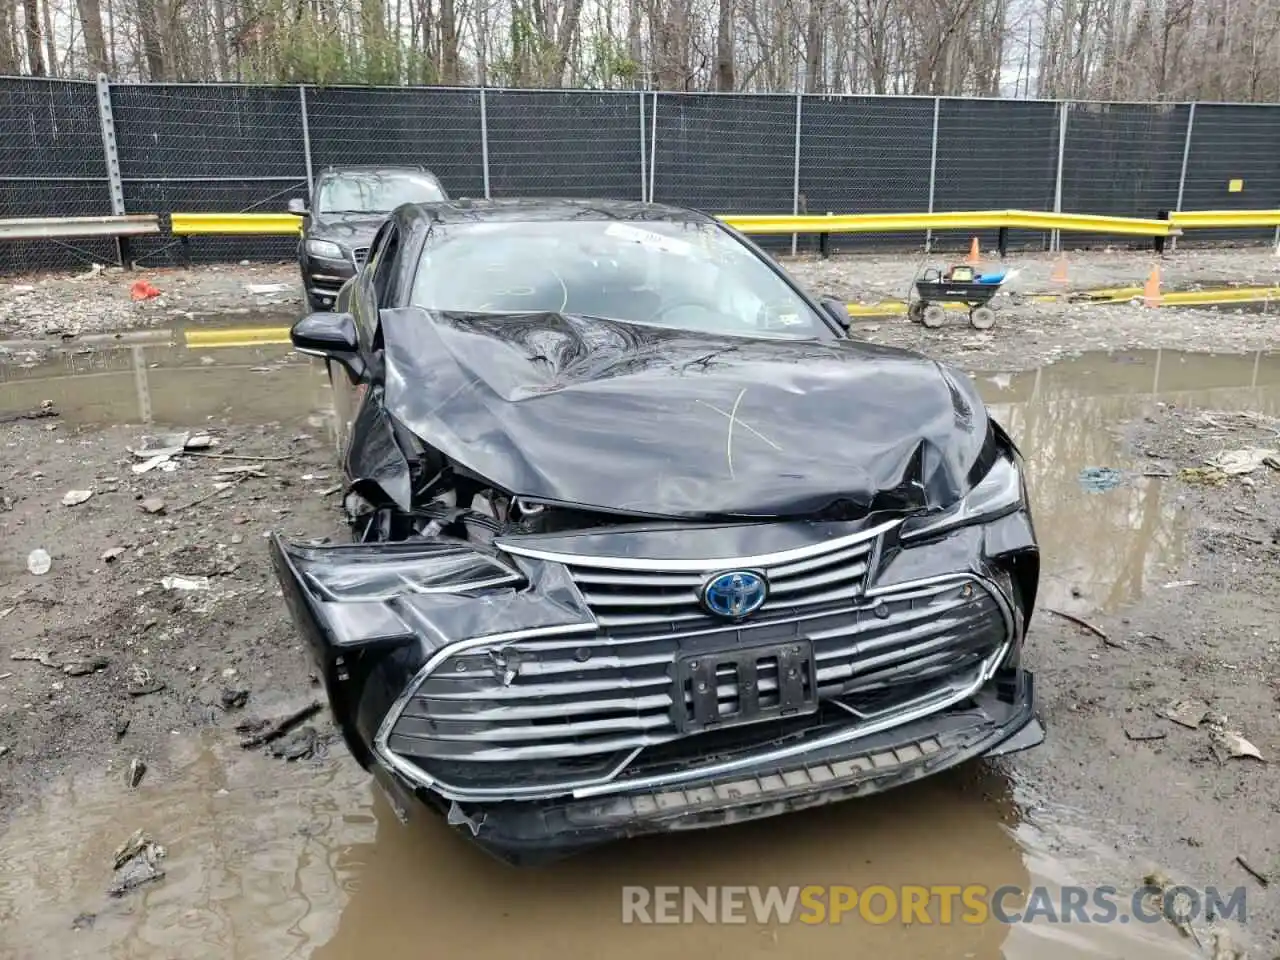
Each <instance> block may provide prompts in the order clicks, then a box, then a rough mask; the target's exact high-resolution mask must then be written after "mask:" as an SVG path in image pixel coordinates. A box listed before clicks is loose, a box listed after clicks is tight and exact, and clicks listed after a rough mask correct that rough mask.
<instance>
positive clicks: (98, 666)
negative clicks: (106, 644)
mask: <svg viewBox="0 0 1280 960" xmlns="http://www.w3.org/2000/svg"><path fill="white" fill-rule="evenodd" d="M107 663H108V661H107V658H106V657H102V656H93V657H87V658H85V659H84V660H73V661H72V662H70V663H66V664H63V666H62V672H63V673H65V674H66V675H67V676H68V677H83V676H85V675H86V674H89V673H97V672H98V671H99V670H105V669H107Z"/></svg>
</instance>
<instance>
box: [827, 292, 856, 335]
mask: <svg viewBox="0 0 1280 960" xmlns="http://www.w3.org/2000/svg"><path fill="white" fill-rule="evenodd" d="M819 302H820V303H821V304H822V309H824V310H826V311H827V315H828V316H829V317H831V319H832V320H834V321H835V322H836V323H838V324H840V329H841V330H846V331H847V330H848V329H849V327H850V326H851V325H852V324H853V317H851V316H849V305H848V304H847V303H845V302H844V300H842V299H841V298H839V297H823V298H822V299H821V300H820V301H819Z"/></svg>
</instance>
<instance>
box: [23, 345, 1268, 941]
mask: <svg viewBox="0 0 1280 960" xmlns="http://www.w3.org/2000/svg"><path fill="white" fill-rule="evenodd" d="M202 358H209V359H208V360H204V359H202ZM978 384H979V387H980V388H981V390H982V392H983V394H984V396H985V397H986V398H987V400H988V402H989V403H990V404H991V405H992V411H993V413H994V414H995V415H996V416H997V417H999V418H1000V419H1001V420H1002V422H1003V423H1004V424H1005V425H1006V426H1007V427H1008V428H1009V429H1010V431H1011V432H1012V433H1013V435H1014V436H1015V438H1016V439H1017V440H1018V442H1019V443H1020V445H1021V446H1022V448H1023V451H1024V453H1025V454H1026V456H1027V460H1028V470H1029V474H1030V483H1031V487H1032V490H1033V494H1034V496H1035V498H1036V501H1037V504H1036V507H1037V523H1038V532H1039V534H1040V537H1041V543H1042V547H1043V549H1044V554H1045V562H1046V581H1045V585H1044V593H1043V597H1044V602H1045V603H1047V604H1049V605H1051V606H1054V607H1057V608H1059V609H1068V610H1072V609H1075V610H1080V611H1087V610H1090V609H1096V608H1098V607H1100V606H1103V607H1112V606H1116V605H1119V604H1123V603H1125V602H1127V601H1130V600H1132V599H1135V598H1136V597H1137V596H1139V595H1140V593H1141V592H1142V591H1143V590H1144V589H1149V588H1150V587H1151V586H1152V585H1154V584H1158V583H1159V582H1162V581H1163V580H1164V579H1172V576H1173V575H1172V573H1171V572H1170V571H1171V570H1173V569H1175V567H1176V563H1177V561H1178V559H1179V556H1180V553H1181V549H1182V532H1181V527H1180V525H1179V523H1178V515H1177V509H1176V503H1175V502H1174V501H1173V499H1172V497H1171V494H1170V493H1169V491H1168V490H1167V489H1166V488H1165V487H1164V484H1163V482H1162V481H1161V480H1159V479H1154V478H1145V477H1142V476H1140V475H1135V473H1130V472H1128V471H1129V470H1130V469H1131V468H1134V467H1138V468H1139V469H1138V470H1137V471H1136V473H1137V474H1140V472H1141V469H1140V468H1141V464H1133V463H1129V462H1126V461H1125V460H1123V459H1121V457H1120V453H1119V451H1120V449H1121V446H1120V444H1119V441H1118V439H1117V437H1116V436H1115V435H1114V434H1113V433H1112V431H1113V430H1115V429H1117V425H1118V423H1119V421H1122V420H1126V419H1131V418H1134V417H1138V416H1141V415H1142V414H1143V412H1144V411H1145V410H1146V409H1148V408H1149V406H1150V405H1151V404H1152V403H1154V401H1155V400H1156V399H1157V398H1158V399H1162V400H1168V401H1171V402H1174V403H1177V404H1196V405H1202V406H1222V407H1233V408H1237V409H1252V410H1262V411H1265V412H1269V413H1280V357H1276V356H1269V355H1265V354H1264V355H1248V356H1232V357H1212V356H1202V355H1187V354H1179V353H1174V352H1170V351H1163V352H1145V353H1130V354H1123V355H1110V356H1108V355H1096V356H1084V357H1081V358H1078V359H1075V360H1071V361H1066V362H1063V363H1059V364H1056V365H1054V366H1051V367H1046V368H1044V369H1042V370H1039V371H1032V372H1027V373H1018V374H1012V375H1002V376H992V375H988V374H983V375H979V377H978ZM37 385H38V386H37ZM45 399H49V400H52V401H53V402H54V403H55V404H56V405H57V406H58V408H59V410H60V411H61V412H62V414H63V419H64V420H65V421H67V422H68V423H75V424H94V423H106V422H122V421H123V422H154V423H156V424H160V425H173V426H196V425H199V424H200V423H202V422H204V420H205V419H206V418H209V417H217V418H219V419H226V420H231V421H236V422H241V423H254V422H285V423H288V422H294V421H305V420H314V419H316V418H324V417H326V416H327V412H326V404H327V388H326V386H325V385H324V383H323V382H322V380H321V379H320V378H319V375H318V374H317V371H316V368H315V367H314V366H313V365H312V364H311V363H310V362H309V361H302V360H299V359H298V358H297V357H292V356H291V355H290V354H289V353H288V351H287V348H285V347H280V346H258V347H252V346H250V347H246V346H228V347H221V348H201V349H192V350H188V349H186V348H184V347H181V346H174V345H170V344H140V345H134V346H124V347H117V348H113V349H108V350H102V351H97V352H94V353H91V354H85V355H82V356H67V357H60V358H54V359H50V360H48V361H45V362H43V363H40V364H37V365H34V366H31V367H28V368H15V367H12V366H11V367H7V368H6V367H0V412H4V411H11V410H25V409H31V408H32V407H33V406H38V405H39V402H40V401H41V400H45ZM1094 466H1105V467H1117V468H1121V469H1122V470H1126V477H1125V480H1124V481H1123V482H1122V483H1121V485H1120V486H1118V487H1116V488H1114V489H1110V490H1107V491H1105V492H1100V493H1090V492H1087V491H1086V490H1085V489H1083V488H1082V486H1081V484H1080V482H1079V475H1080V471H1081V469H1082V468H1084V467H1094ZM1073 590H1074V591H1075V592H1077V593H1078V594H1079V596H1073ZM174 739H175V747H174V749H175V751H176V752H177V754H178V756H179V757H180V758H182V760H183V763H184V764H185V768H184V769H182V770H180V771H179V772H178V774H177V775H176V776H175V777H174V778H173V779H172V780H171V781H169V782H159V781H157V782H152V781H145V782H144V784H143V785H142V786H141V787H139V788H138V789H137V790H135V791H129V792H127V793H126V791H125V790H124V788H123V787H121V786H120V783H119V780H120V778H119V777H118V776H115V775H111V776H107V777H105V779H104V778H102V777H98V776H94V777H92V778H88V777H87V778H83V779H76V780H71V779H68V780H62V781H58V782H54V783H52V784H50V786H49V790H48V793H47V796H46V797H45V798H44V799H43V801H42V802H41V803H40V804H39V805H38V806H35V807H31V808H28V810H27V811H26V812H25V813H24V814H23V815H22V816H21V817H20V818H18V819H15V820H13V821H12V822H11V823H10V824H9V825H8V827H7V829H6V830H5V833H4V835H3V837H0V958H6V960H7V958H10V957H12V958H15V960H16V958H22V960H26V958H28V957H30V958H45V957H111V958H120V960H135V958H136V960H144V958H145V960H151V958H172V957H182V958H183V960H197V958H204V957H209V958H225V957H233V958H239V957H243V958H254V960H257V958H264V960H265V958H270V960H283V958H304V957H306V958H315V960H348V958H352V960H364V958H365V957H370V958H372V957H433V956H447V955H453V954H457V953H463V954H471V955H475V956H478V957H482V958H498V957H508V956H509V957H519V958H533V960H538V958H557V960H560V958H570V960H573V958H579V957H582V958H595V957H606V956H607V957H610V958H614V957H618V958H623V960H625V958H630V957H635V958H640V957H645V958H649V957H652V956H654V955H655V954H656V955H662V953H663V952H666V953H669V954H673V955H674V954H676V953H677V952H678V953H679V954H682V955H683V954H691V955H695V956H705V957H708V958H712V957H735V958H744V960H745V958H753V957H782V956H797V955H799V956H811V957H833V958H834V957H841V958H843V957H848V956H877V957H894V958H896V957H929V958H932V957H940V956H946V957H957V958H961V957H965V958H969V957H971V958H977V960H983V958H996V957H1007V958H1014V960H1019V958H1035V960H1041V958H1047V960H1053V958H1085V957H1124V958H1130V960H1142V958H1146V957H1152V958H1155V957H1180V956H1194V955H1196V954H1195V953H1194V952H1193V951H1192V950H1191V948H1190V947H1189V946H1188V944H1187V942H1186V941H1183V940H1180V939H1179V938H1178V936H1177V934H1176V933H1175V932H1173V930H1172V928H1171V927H1169V926H1168V925H1167V924H1163V923H1161V924H1157V925H1146V924H1127V925H1126V924H1119V923H1113V924H1105V925H1104V924H1096V923H1094V924H1085V925H1082V924H1079V923H1075V924H1051V923H1045V922H1035V923H1030V924H1014V925H1003V924H1000V923H997V922H994V921H991V922H987V923H984V924H980V925H973V924H965V923H958V922H957V923H953V924H950V925H937V924H935V925H921V924H916V925H912V926H904V925H902V924H899V923H898V922H896V921H895V922H892V923H887V924H881V925H877V924H870V923H867V922H865V921H864V920H862V919H861V918H859V917H857V916H856V914H855V915H851V916H848V917H846V918H845V920H844V922H843V923H840V924H818V925H807V924H803V923H791V924H780V923H777V922H758V921H757V920H756V919H755V918H754V917H748V922H746V923H741V924H719V925H710V924H708V923H706V922H705V921H703V920H701V919H697V920H695V922H693V923H690V924H675V925H638V924H625V925H624V924H623V923H622V902H623V893H622V888H623V887H624V886H644V887H654V886H661V885H674V886H682V887H693V888H697V889H699V890H704V889H705V888H707V887H711V886H717V887H718V886H744V885H757V886H762V887H768V886H775V885H776V886H781V887H789V886H792V885H796V886H807V885H813V884H838V885H849V886H853V887H856V888H865V887H867V886H870V885H887V886H889V887H895V886H898V885H937V884H983V885H985V886H986V887H987V888H988V889H992V890H993V889H995V888H998V887H1000V886H1004V885H1012V886H1016V887H1018V888H1020V889H1023V890H1026V889H1028V888H1029V887H1031V886H1032V885H1036V884H1043V885H1045V886H1047V887H1048V888H1049V890H1050V894H1051V896H1053V897H1057V896H1058V891H1059V890H1060V887H1061V885H1063V884H1068V883H1112V884H1114V885H1115V886H1116V887H1117V888H1119V889H1120V890H1121V891H1122V895H1123V894H1124V893H1126V892H1127V891H1129V890H1131V889H1132V887H1133V885H1134V884H1136V883H1137V882H1139V875H1140V871H1139V869H1138V867H1137V866H1135V865H1133V864H1129V863H1124V862H1119V861H1118V860H1117V859H1116V857H1115V855H1114V854H1113V853H1112V854H1108V852H1107V848H1106V845H1105V844H1104V843H1103V842H1102V841H1100V840H1099V839H1098V838H1097V837H1096V836H1095V835H1093V834H1090V833H1089V832H1087V831H1086V832H1084V833H1080V832H1077V831H1075V830H1074V829H1073V828H1071V827H1069V826H1068V821H1069V819H1070V818H1069V816H1067V815H1066V814H1061V813H1059V814H1054V815H1053V816H1048V815H1045V814H1038V815H1035V816H1029V815H1028V814H1027V813H1026V812H1025V810H1026V806H1027V804H1026V796H1025V795H1024V793H1023V788H1015V786H1014V785H1013V784H1012V782H1011V780H1010V778H1009V776H1008V775H1007V774H1006V773H1004V772H1002V770H1001V769H998V768H997V767H996V766H995V765H984V764H971V765H969V766H968V767H966V768H964V769H962V770H959V771H953V772H951V773H949V774H944V775H942V776H940V777H936V778H933V779H931V780H926V781H924V782H921V783H917V784H914V785H911V786H908V787H904V788H901V789H898V790H895V791H893V792H891V793H888V794H885V795H882V796H879V797H873V798H871V799H868V800H864V801H855V802H850V803H846V804H842V805H839V806H836V807H831V808H826V809H820V810H817V811H814V812H810V813H806V814H799V815H793V816H788V817H782V818H778V819H774V820H769V821H764V822H760V823H755V824H747V825H742V826H737V827H731V828H724V829H718V830H712V831H703V832H694V833H684V834H676V835H671V836H666V837H659V838H650V839H645V840H640V841H633V842H628V843H623V844H617V845H614V846H611V847H608V848H605V849H603V850H600V851H596V852H593V853H591V854H588V855H586V856H583V857H580V858H578V859H575V860H570V861H568V862H565V863H563V864H559V865H557V866H554V867H550V868H545V869H541V870H537V871H528V870H524V871H520V870H513V869H511V868H507V867H505V866H503V865H501V864H498V863H497V862H495V861H492V860H490V859H488V858H487V857H486V856H485V855H484V854H482V853H481V852H479V851H478V850H477V849H475V848H473V847H471V846H470V845H469V844H467V843H466V842H465V841H464V840H463V839H461V838H460V837H458V836H456V835H454V834H453V833H451V832H450V831H449V830H448V829H447V828H446V827H445V826H444V825H443V824H441V823H439V822H437V821H435V820H434V819H432V818H431V817H429V816H426V815H423V814H419V815H418V816H417V817H416V818H415V819H414V820H413V822H411V823H410V824H408V825H407V826H406V825H402V824H400V823H399V822H398V821H397V820H396V819H395V817H394V816H393V815H392V814H391V812H390V810H389V808H388V806H387V804H386V803H385V802H384V801H383V799H382V798H381V795H380V794H379V793H378V792H377V791H376V790H375V789H374V788H372V787H371V786H370V784H369V782H368V778H367V777H366V776H365V775H364V774H363V773H362V772H361V771H360V770H358V768H356V766H355V764H354V763H353V762H352V761H351V760H350V759H349V758H347V757H346V755H345V752H344V751H343V748H342V747H341V746H340V744H336V743H335V744H334V746H333V747H332V748H331V749H332V751H333V757H332V758H331V759H329V760H326V761H323V762H320V763H309V762H302V763H298V764H284V763H283V762H280V761H271V760H268V759H266V758H263V757H260V756H258V755H256V754H247V753H244V752H242V751H241V750H239V749H238V748H237V747H236V746H235V745H234V743H233V742H232V741H231V739H230V738H229V737H226V736H219V735H218V734H216V733H208V734H206V735H205V736H204V737H203V738H200V739H181V740H180V739H179V738H174ZM1013 768H1014V769H1015V770H1016V761H1015V764H1014V766H1013ZM139 827H144V828H146V829H147V830H148V831H149V832H150V833H151V834H152V835H153V836H154V837H155V839H156V840H158V841H159V842H161V843H163V844H165V845H166V847H167V848H168V857H167V858H166V860H165V861H164V866H165V869H166V870H167V871H168V875H167V877H166V878H165V879H164V880H163V881H162V882H160V883H158V884H154V885H151V886H150V887H144V888H141V889H139V890H137V891H135V892H133V893H131V894H129V895H126V896H125V897H124V898H123V899H121V900H111V899H109V898H107V897H106V895H105V893H104V891H105V889H106V886H107V884H108V882H109V875H110V864H109V858H110V855H111V851H112V849H113V848H114V847H115V846H116V845H117V844H119V843H120V842H121V841H123V840H124V839H125V838H126V837H127V836H128V835H129V833H131V832H132V831H133V830H134V829H136V828H139ZM1092 829H1093V830H1095V831H1096V830H1098V829H1102V828H1100V827H1098V826H1097V825H1094V826H1093V827H1092ZM1058 902H1060V901H1058ZM1018 906H1019V904H1018V903H1017V902H1015V903H1014V907H1015V908H1017V907H1018ZM85 913H90V914H95V915H96V919H95V920H94V922H93V924H92V926H91V927H89V928H87V929H82V930H72V929H71V927H72V921H73V919H74V918H76V917H77V916H78V915H80V914H85Z"/></svg>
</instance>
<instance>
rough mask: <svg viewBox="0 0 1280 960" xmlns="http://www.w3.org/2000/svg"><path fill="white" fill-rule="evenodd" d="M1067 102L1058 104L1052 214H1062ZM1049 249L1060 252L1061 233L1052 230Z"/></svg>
mask: <svg viewBox="0 0 1280 960" xmlns="http://www.w3.org/2000/svg"><path fill="white" fill-rule="evenodd" d="M1068 103H1069V101H1067V100H1063V101H1062V102H1061V103H1060V104H1058V176H1057V181H1056V182H1055V183H1054V186H1053V212H1054V213H1061V212H1062V166H1063V158H1064V157H1065V156H1066V150H1067V104H1068ZM1049 249H1050V250H1051V251H1054V252H1056V253H1061V252H1062V231H1061V230H1054V231H1053V232H1052V233H1051V234H1050V238H1049Z"/></svg>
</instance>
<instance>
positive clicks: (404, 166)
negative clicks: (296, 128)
mask: <svg viewBox="0 0 1280 960" xmlns="http://www.w3.org/2000/svg"><path fill="white" fill-rule="evenodd" d="M344 173H417V174H421V175H423V176H427V177H431V178H432V179H433V180H438V179H439V177H437V176H436V175H435V174H434V173H432V172H431V171H430V170H428V169H427V168H426V167H424V166H422V165H420V164H413V163H391V164H388V163H368V164H344V165H342V166H337V165H330V166H327V167H325V168H324V169H323V170H321V171H320V176H322V177H328V176H340V175H341V174H344Z"/></svg>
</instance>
